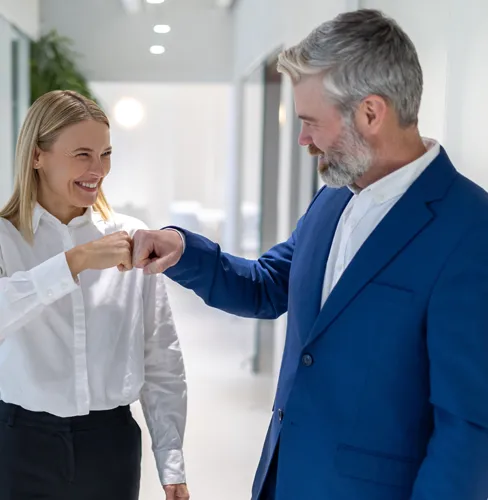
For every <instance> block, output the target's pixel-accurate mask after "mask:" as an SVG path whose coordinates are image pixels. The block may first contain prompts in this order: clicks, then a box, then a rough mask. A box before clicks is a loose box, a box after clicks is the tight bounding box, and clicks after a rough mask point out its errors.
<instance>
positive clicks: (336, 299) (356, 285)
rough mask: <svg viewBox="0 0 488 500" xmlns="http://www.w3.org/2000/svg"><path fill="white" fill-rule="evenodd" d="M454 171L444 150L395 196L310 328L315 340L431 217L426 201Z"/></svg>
mask: <svg viewBox="0 0 488 500" xmlns="http://www.w3.org/2000/svg"><path fill="white" fill-rule="evenodd" d="M455 174H456V171H455V170H454V167H453V166H452V164H451V163H450V161H449V159H448V157H447V155H446V153H445V151H444V150H441V153H440V154H439V156H438V157H437V158H436V159H435V160H434V162H432V163H431V165H430V166H429V167H428V168H427V169H426V170H425V172H424V173H423V174H422V175H421V176H420V177H419V179H417V181H416V182H415V183H414V184H413V185H412V186H411V187H410V189H408V191H407V192H406V193H405V194H404V195H403V196H402V198H400V200H398V202H397V203H396V204H395V206H394V207H393V208H392V209H391V210H390V212H389V213H388V214H387V215H386V216H385V218H384V219H383V220H382V221H381V222H380V224H379V225H378V226H377V227H376V229H375V230H374V231H373V233H372V234H371V236H370V237H369V238H368V239H367V240H366V241H365V243H364V244H363V246H362V247H361V248H360V249H359V251H358V252H357V254H356V255H355V257H354V258H353V260H352V261H351V263H350V264H349V266H348V267H347V269H346V270H345V272H344V274H343V275H342V277H341V279H340V280H339V282H338V283H337V285H336V286H335V288H334V289H333V290H332V292H331V294H330V296H329V297H328V299H327V301H326V303H325V304H324V307H323V308H322V310H321V311H320V314H319V315H318V317H317V318H316V321H315V323H314V325H313V326H312V328H311V329H310V334H309V336H308V340H307V343H310V342H312V341H313V340H315V339H316V338H317V337H318V336H319V335H321V333H322V332H324V331H325V330H326V329H327V328H328V326H329V325H330V324H331V323H332V322H333V321H334V320H335V319H336V318H337V317H338V316H339V314H341V312H342V311H343V310H344V308H346V307H347V305H348V304H349V303H350V302H351V301H352V300H353V299H354V298H355V297H356V295H357V294H358V293H359V292H360V291H361V290H362V289H363V288H364V287H365V286H366V284H367V283H368V282H370V281H371V280H372V279H373V278H374V277H375V276H376V275H377V274H378V273H379V272H380V271H381V270H382V269H383V268H384V267H386V266H387V265H388V263H390V262H391V261H392V260H393V259H394V258H395V256H396V255H398V254H399V253H400V252H401V251H402V250H403V249H404V248H405V247H406V246H407V245H408V244H409V243H410V242H411V241H412V240H413V239H414V238H415V237H416V236H417V234H419V233H420V232H421V231H422V230H423V229H424V228H425V227H426V226H427V225H428V224H429V222H430V221H431V220H432V219H433V218H434V214H433V212H432V210H431V209H430V207H429V202H432V201H434V200H437V199H441V198H442V197H443V196H444V194H445V192H446V191H447V189H448V187H449V186H450V184H451V183H452V181H453V179H454V175H455Z"/></svg>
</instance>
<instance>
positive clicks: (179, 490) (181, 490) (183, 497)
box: [163, 484, 190, 500]
mask: <svg viewBox="0 0 488 500" xmlns="http://www.w3.org/2000/svg"><path fill="white" fill-rule="evenodd" d="M163 488H164V492H165V493H166V500H189V498H190V493H189V492H188V488H187V486H186V484H168V485H166V486H163Z"/></svg>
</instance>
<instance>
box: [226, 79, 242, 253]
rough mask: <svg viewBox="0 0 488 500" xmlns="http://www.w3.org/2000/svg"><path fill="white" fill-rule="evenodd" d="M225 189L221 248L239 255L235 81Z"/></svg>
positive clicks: (239, 126)
mask: <svg viewBox="0 0 488 500" xmlns="http://www.w3.org/2000/svg"><path fill="white" fill-rule="evenodd" d="M230 99H231V103H230V106H229V119H228V127H229V133H228V138H229V140H228V144H227V162H226V188H225V212H226V214H225V224H224V231H223V237H222V246H223V248H224V250H225V251H226V252H229V253H240V227H241V213H240V206H241V189H240V184H241V179H242V176H241V167H242V134H241V130H242V107H243V91H242V83H241V82H240V81H236V82H235V84H234V87H233V90H232V92H230Z"/></svg>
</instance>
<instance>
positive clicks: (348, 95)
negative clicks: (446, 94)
mask: <svg viewBox="0 0 488 500" xmlns="http://www.w3.org/2000/svg"><path fill="white" fill-rule="evenodd" d="M278 71H280V72H281V73H285V74H287V75H288V76H290V78H291V79H292V80H293V82H294V83H298V82H299V81H300V79H301V78H302V77H304V76H307V75H319V74H323V75H324V86H325V89H326V91H327V95H328V96H329V97H330V98H332V99H333V101H334V102H335V103H336V104H337V105H338V107H339V108H340V109H341V111H342V112H344V113H351V112H353V111H354V110H355V109H356V106H357V105H358V104H359V103H360V102H361V101H362V100H363V99H365V98H366V97H367V96H368V95H378V96H380V97H383V98H384V99H385V100H386V101H387V102H388V103H389V104H390V105H392V106H393V107H394V109H395V110H396V112H397V114H398V119H399V123H400V125H401V126H403V127H408V126H410V125H415V124H416V123H417V119H418V112H419V108H420V101H421V97H422V86H423V79H422V68H421V67H420V63H419V59H418V55H417V51H416V50H415V46H414V44H413V43H412V41H411V40H410V38H409V37H408V35H407V34H406V33H405V32H404V31H403V30H402V29H401V28H400V26H399V25H398V24H397V23H396V22H395V21H394V20H393V19H390V18H388V17H386V16H385V15H384V14H382V13H381V12H379V11H377V10H370V9H362V10H357V11H354V12H347V13H344V14H340V15H339V16H337V17H336V18H335V19H333V20H332V21H328V22H325V23H323V24H322V25H321V26H319V27H318V28H317V29H315V30H314V31H313V32H312V33H311V34H310V35H309V36H308V37H307V38H305V40H303V41H302V42H301V43H299V44H298V45H296V46H294V47H291V48H290V49H287V50H285V51H284V52H282V53H281V54H280V56H279V61H278Z"/></svg>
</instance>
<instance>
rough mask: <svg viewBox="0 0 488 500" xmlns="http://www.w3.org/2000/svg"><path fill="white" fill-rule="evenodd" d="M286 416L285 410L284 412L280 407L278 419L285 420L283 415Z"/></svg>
mask: <svg viewBox="0 0 488 500" xmlns="http://www.w3.org/2000/svg"><path fill="white" fill-rule="evenodd" d="M284 416H285V413H284V412H283V410H282V409H281V408H280V409H279V410H278V420H279V421H280V422H283V417H284Z"/></svg>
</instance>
